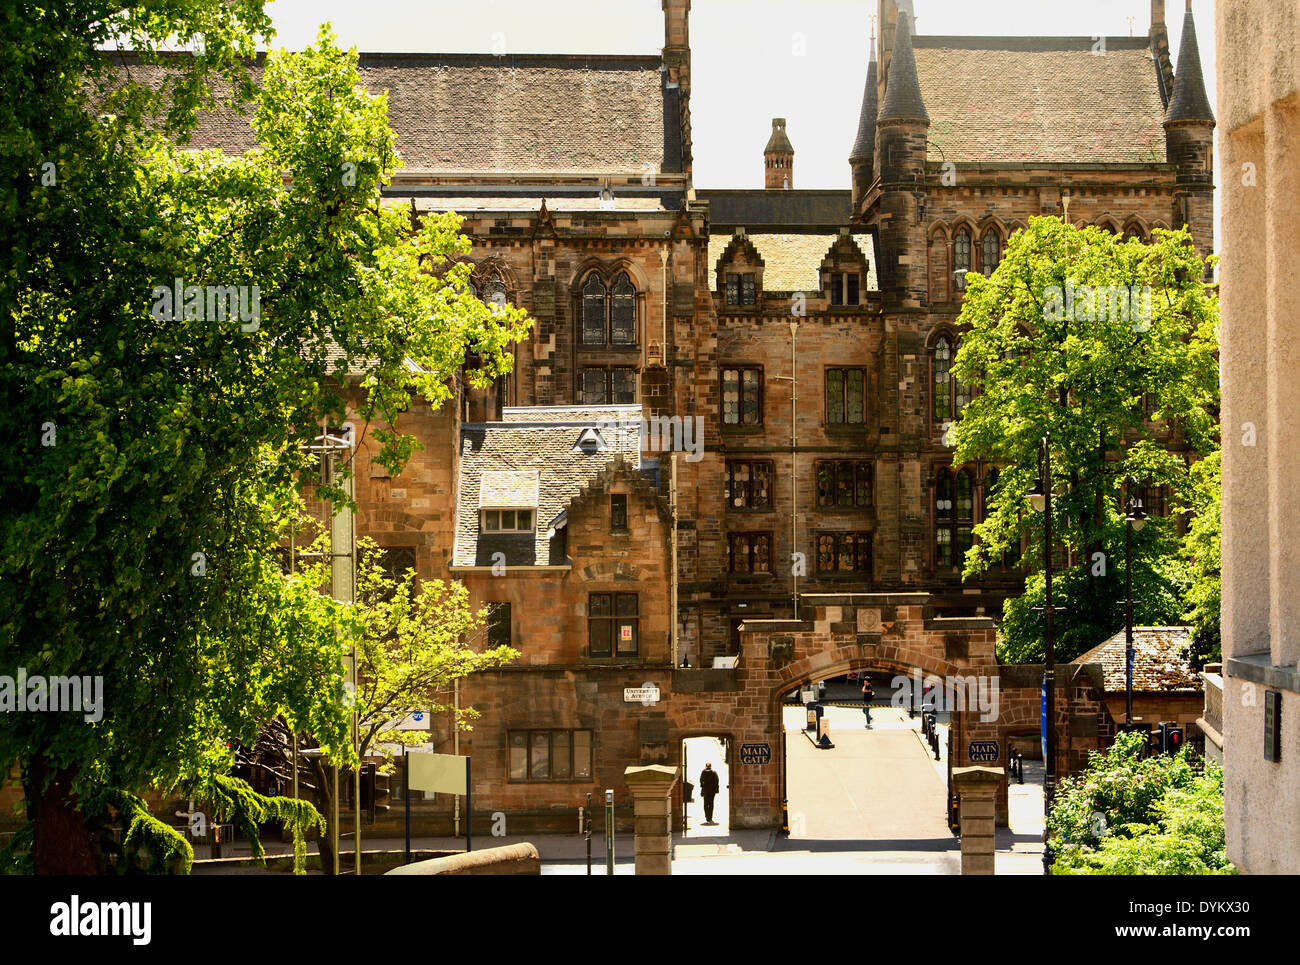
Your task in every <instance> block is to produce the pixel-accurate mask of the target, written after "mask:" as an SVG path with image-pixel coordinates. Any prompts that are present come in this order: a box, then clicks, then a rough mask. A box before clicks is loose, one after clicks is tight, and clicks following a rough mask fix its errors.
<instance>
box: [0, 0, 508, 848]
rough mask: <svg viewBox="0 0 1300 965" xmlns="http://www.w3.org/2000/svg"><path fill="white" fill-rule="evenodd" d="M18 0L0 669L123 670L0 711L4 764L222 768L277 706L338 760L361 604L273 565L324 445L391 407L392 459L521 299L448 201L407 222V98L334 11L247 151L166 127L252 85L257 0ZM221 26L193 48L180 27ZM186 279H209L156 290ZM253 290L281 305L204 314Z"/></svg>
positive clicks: (8, 73)
mask: <svg viewBox="0 0 1300 965" xmlns="http://www.w3.org/2000/svg"><path fill="white" fill-rule="evenodd" d="M0 18H2V20H0V26H3V27H4V29H0V81H2V84H0V86H3V88H4V89H5V91H6V97H5V98H3V99H0V101H2V103H0V131H3V132H4V134H3V135H0V170H2V171H4V172H5V174H4V175H3V176H0V232H2V233H3V236H4V237H5V239H6V246H5V247H4V248H3V249H2V250H0V310H2V311H3V312H4V321H5V324H4V325H0V406H2V407H3V410H4V412H5V414H6V419H7V421H8V423H9V425H10V426H11V427H12V436H13V444H12V445H7V446H5V447H0V472H3V475H4V478H5V479H6V480H11V481H12V484H11V485H10V487H9V489H8V490H7V491H6V499H5V503H4V506H3V508H2V509H0V669H4V670H11V669H12V668H14V667H17V666H26V667H28V669H29V670H31V671H32V672H33V673H36V672H39V673H43V674H46V675H54V674H73V673H75V674H79V675H81V674H91V675H96V674H99V675H102V676H103V678H104V716H103V719H102V720H101V721H99V722H96V723H94V724H90V723H86V722H84V721H82V720H81V718H80V717H79V716H76V717H74V716H72V715H64V716H59V715H49V714H47V715H34V714H27V715H16V714H9V715H3V716H4V719H3V720H0V757H3V758H4V759H7V760H14V759H15V758H16V759H19V760H20V761H26V760H28V759H29V758H32V757H35V756H40V757H42V758H44V759H46V760H49V761H55V762H58V765H59V766H60V767H61V768H62V772H63V773H65V774H66V775H67V776H68V779H69V781H70V784H71V786H72V787H73V788H74V790H75V791H76V792H77V793H78V794H79V795H80V796H81V797H83V799H91V798H94V796H95V795H96V794H99V793H101V792H103V791H104V790H105V789H106V788H107V789H127V790H131V791H136V790H143V789H145V788H147V787H162V788H167V787H170V786H172V785H174V784H176V783H177V782H196V781H197V782H202V781H204V780H206V779H207V778H208V777H209V776H211V775H212V774H217V773H222V772H224V771H225V770H226V769H228V768H229V766H230V763H231V760H232V757H233V755H232V752H231V751H230V749H229V745H230V744H233V743H251V742H252V741H253V740H254V739H255V737H256V735H257V733H258V731H259V729H260V728H261V727H262V726H263V725H264V724H265V722H266V721H268V720H270V719H273V718H276V717H282V718H284V719H287V720H290V721H292V722H293V725H294V726H295V727H296V728H298V729H300V730H304V731H310V732H311V733H312V734H313V735H314V736H315V737H316V738H317V740H318V741H319V744H320V746H322V747H324V748H326V749H327V751H328V752H329V753H331V754H332V755H334V756H335V757H336V758H339V759H346V758H347V756H348V755H349V754H350V753H351V751H350V742H349V740H348V736H347V715H346V711H345V709H344V707H343V705H342V701H341V699H340V697H341V693H342V668H341V659H342V654H343V648H344V646H345V644H346V643H347V638H349V637H350V636H351V635H352V632H353V629H354V628H355V627H356V626H357V621H358V615H357V614H356V613H355V612H353V611H351V610H349V609H347V608H343V607H340V606H339V605H338V604H336V603H334V601H332V600H329V599H328V597H326V596H324V595H323V594H322V593H321V592H320V588H319V584H317V583H310V582H307V581H305V580H304V579H303V578H302V577H301V576H288V575H286V574H284V573H282V572H281V570H280V567H279V562H278V548H279V546H280V544H281V543H282V541H283V540H284V539H285V538H286V537H287V535H288V532H289V526H290V525H291V521H292V518H293V515H294V513H293V507H296V506H299V505H300V504H301V497H302V491H303V489H304V488H306V487H307V486H308V480H309V479H310V478H311V476H312V473H311V471H310V470H311V469H312V466H311V461H310V458H309V457H308V456H306V455H305V454H304V452H303V446H304V443H308V442H310V440H312V439H313V438H314V437H315V436H316V435H318V434H319V433H320V432H321V427H322V425H328V426H337V425H338V424H340V423H341V422H342V420H343V419H344V418H345V416H346V417H356V416H358V415H359V418H360V419H361V420H369V419H371V418H374V419H376V420H379V421H382V422H383V423H384V424H385V429H386V431H385V433H384V435H383V437H382V441H383V447H382V451H381V452H380V459H381V460H382V461H383V462H384V464H385V465H387V466H389V467H390V471H392V472H396V471H398V470H400V468H401V466H402V465H403V464H404V462H405V460H406V459H407V458H409V456H410V454H411V453H412V452H413V451H414V447H415V443H414V440H413V439H412V438H411V437H408V436H406V435H405V434H404V433H402V432H400V431H399V430H398V429H396V428H395V427H396V424H397V421H398V417H399V415H400V413H401V412H402V411H403V410H405V408H406V407H407V406H408V405H409V404H410V402H411V399H412V393H414V392H417V391H418V392H421V393H423V394H424V395H425V397H426V398H427V399H428V401H430V402H431V403H432V404H433V405H435V406H436V405H438V404H439V403H441V402H443V401H445V400H446V399H448V398H450V395H451V391H452V388H453V386H454V381H455V380H456V379H457V378H459V377H460V374H461V370H462V366H464V364H465V361H466V357H467V355H468V354H469V353H470V352H471V351H472V352H473V353H474V357H475V358H476V359H477V361H476V362H475V363H474V364H472V365H471V366H470V369H471V371H470V372H469V373H468V378H469V379H470V380H471V381H473V382H475V383H476V384H482V383H483V382H484V381H486V380H488V379H490V378H492V377H495V376H496V375H499V374H501V373H504V372H506V371H508V370H509V366H510V361H509V360H510V353H509V348H510V346H511V345H512V344H513V343H514V342H517V341H518V340H519V339H521V338H523V337H524V336H525V334H526V333H527V330H528V326H529V322H528V320H527V319H526V317H525V316H524V314H523V312H521V311H519V310H515V309H510V310H506V311H502V312H499V313H498V312H495V311H493V310H492V309H490V308H489V307H488V306H486V305H484V304H483V303H482V302H480V301H478V300H477V299H475V298H473V297H472V296H471V295H470V293H469V292H468V290H467V289H466V286H465V280H466V269H463V268H456V267H454V265H455V263H456V262H457V260H458V259H460V258H462V257H463V256H464V255H465V254H466V253H467V252H468V250H469V249H468V242H467V241H466V240H465V239H463V238H462V237H460V236H459V234H458V229H459V221H458V220H457V219H456V218H455V217H454V216H445V217H436V218H428V219H426V220H425V222H424V223H423V225H422V226H421V227H420V229H419V230H418V231H413V230H412V225H411V218H410V212H409V210H408V209H406V208H405V207H400V206H399V207H396V208H393V207H388V206H386V205H385V204H383V203H381V198H380V189H381V187H382V186H383V185H384V184H386V183H388V180H389V178H390V177H391V174H392V171H393V170H394V168H395V166H396V165H397V164H398V163H400V162H399V159H398V158H397V156H396V154H395V151H394V147H393V146H394V139H393V135H392V132H391V130H389V128H388V124H387V118H386V105H385V101H384V99H383V97H381V96H372V95H370V94H368V93H366V91H365V90H364V89H363V88H362V87H361V86H360V84H359V75H358V72H357V68H356V58H355V54H354V53H353V52H349V51H341V50H339V49H338V48H337V46H336V45H335V44H334V42H333V39H332V36H331V35H330V34H329V33H328V31H325V32H322V34H321V36H320V39H319V40H318V42H317V44H316V45H315V46H313V47H312V48H310V49H309V50H307V51H304V52H303V53H301V54H291V53H280V52H277V53H275V54H272V55H271V56H270V57H269V58H268V59H267V61H266V64H265V68H264V73H263V91H262V93H261V94H259V95H258V97H257V100H256V103H255V104H253V105H252V107H253V109H252V117H253V121H252V124H253V130H254V132H255V134H256V136H257V138H258V144H257V147H256V149H254V150H251V151H249V152H247V153H246V154H244V155H242V156H240V157H238V158H231V157H226V156H223V155H222V154H220V153H219V152H216V151H186V150H182V149H181V148H180V147H178V146H177V144H176V143H173V142H172V141H169V140H167V139H166V137H167V136H171V137H174V138H183V137H184V135H185V134H186V133H187V132H188V131H190V130H192V129H193V126H194V123H195V111H196V110H197V109H198V108H200V107H201V106H205V105H210V104H212V103H215V102H216V101H217V99H218V94H217V92H218V91H222V92H224V93H222V95H221V96H222V97H229V98H230V99H232V100H234V101H236V102H238V101H241V100H243V101H247V100H249V99H250V98H252V95H253V94H254V93H255V90H254V88H253V87H252V85H251V83H250V81H249V78H248V74H247V71H246V65H245V59H246V58H250V57H252V55H253V54H254V52H255V49H256V46H257V43H258V42H259V41H260V40H262V39H264V36H263V35H264V34H265V33H266V32H267V30H268V29H269V21H268V19H267V18H266V16H265V14H264V12H263V10H262V4H261V2H258V0H234V2H229V0H167V2H165V3H149V4H139V5H135V6H128V7H126V8H124V9H115V10H114V11H113V12H112V13H111V14H109V15H107V16H105V14H104V13H103V12H102V11H100V10H99V9H98V8H97V7H94V6H93V5H89V4H86V3H84V2H79V0H70V2H69V3H67V4H62V5H60V7H59V8H58V10H57V11H56V10H54V9H53V8H41V7H31V6H30V5H29V6H27V7H24V8H22V9H21V10H20V11H18V12H10V11H6V12H5V13H3V14H0ZM199 35H202V38H203V49H202V52H201V53H200V54H199V55H197V56H194V57H190V56H185V55H182V56H175V55H171V54H164V53H162V52H161V50H160V48H161V47H162V46H163V45H164V43H167V42H169V38H172V37H180V38H194V37H197V36H199ZM114 37H120V38H123V39H124V40H125V41H126V43H125V44H124V46H128V47H133V48H135V49H136V51H137V52H138V53H137V54H136V55H135V56H136V57H138V60H139V61H142V62H145V63H158V64H162V65H164V66H165V67H166V70H165V71H164V72H163V73H162V78H163V79H162V82H161V84H158V85H154V86H149V85H144V84H140V83H137V82H136V81H137V80H138V78H137V77H136V75H135V74H133V73H132V72H131V71H130V70H128V69H126V68H125V67H124V66H123V63H122V61H121V59H120V58H117V57H115V56H107V55H106V54H105V53H104V52H102V51H100V50H97V49H96V45H97V44H104V43H105V42H106V41H108V40H109V39H111V38H114ZM131 63H132V64H134V63H135V61H134V60H133V61H131ZM102 115H111V116H108V117H102ZM47 161H52V162H53V163H54V165H55V170H56V171H57V180H56V182H55V183H54V184H42V183H41V165H42V164H43V163H45V162H47ZM349 165H350V166H349ZM345 166H349V167H345ZM176 279H181V280H182V285H181V287H182V293H184V292H186V291H187V290H188V289H189V287H191V286H193V287H194V288H195V290H196V291H197V292H198V293H199V295H198V296H197V301H193V302H192V301H191V299H190V298H189V296H188V295H186V297H185V299H184V302H185V304H184V305H183V306H179V305H173V309H179V310H174V311H172V312H170V313H166V312H161V311H155V303H156V296H155V288H156V287H157V286H174V283H175V280H176ZM254 286H255V287H256V294H257V298H258V300H259V301H258V304H260V315H259V317H258V320H257V321H258V324H257V325H255V326H249V325H246V324H243V322H245V321H246V320H245V319H243V318H232V317H230V314H229V312H226V311H213V310H212V306H213V304H214V301H213V298H214V293H215V294H217V295H219V294H220V292H221V291H223V290H225V289H226V288H228V287H233V290H234V291H235V292H236V294H237V295H238V296H239V297H238V298H237V299H236V302H237V303H239V304H240V305H241V307H242V305H243V304H244V303H245V302H248V303H250V304H251V296H252V293H253V290H254ZM191 304H193V305H195V309H194V310H193V311H190V310H189V306H190V305H191ZM227 304H228V303H227ZM199 306H202V307H201V309H200V307H199ZM349 382H351V383H352V384H354V385H360V386H361V388H362V392H361V399H360V403H359V407H360V412H359V414H358V413H351V412H349V409H348V404H347V399H346V398H345V391H346V389H347V386H348V385H349ZM47 423H49V424H53V425H55V426H56V427H57V442H56V443H55V444H53V445H50V444H43V443H42V438H43V436H45V435H46V433H45V432H44V430H43V429H42V427H43V426H45V425H46V424H47ZM196 554H201V558H202V560H203V566H201V567H196V566H195V565H194V563H193V561H194V560H195V558H196ZM94 819H95V820H98V818H97V817H95V818H94ZM142 833H143V832H142Z"/></svg>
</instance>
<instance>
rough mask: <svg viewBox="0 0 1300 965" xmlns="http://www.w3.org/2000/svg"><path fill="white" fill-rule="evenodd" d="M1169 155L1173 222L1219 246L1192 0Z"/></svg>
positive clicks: (1168, 132)
mask: <svg viewBox="0 0 1300 965" xmlns="http://www.w3.org/2000/svg"><path fill="white" fill-rule="evenodd" d="M1165 156H1166V158H1167V159H1168V161H1169V162H1170V163H1171V164H1173V165H1174V168H1175V170H1176V172H1177V173H1176V185H1175V188H1174V198H1173V201H1174V205H1173V211H1172V214H1173V223H1174V226H1175V227H1183V226H1186V227H1187V229H1188V230H1189V231H1190V232H1191V233H1192V241H1193V242H1194V243H1195V245H1196V250H1197V252H1198V253H1199V254H1200V255H1201V257H1205V256H1206V255H1208V254H1210V253H1211V252H1212V251H1213V250H1214V247H1213V246H1214V111H1213V110H1211V109H1210V99H1209V97H1207V96H1206V93H1205V78H1204V77H1203V76H1202V75H1201V52H1200V50H1199V48H1198V45H1197V43H1196V24H1195V23H1194V22H1193V20H1192V0H1187V12H1186V13H1185V14H1184V15H1183V38H1182V42H1181V43H1180V44H1179V47H1178V69H1177V71H1175V73H1174V90H1173V95H1172V96H1171V97H1170V98H1169V107H1168V108H1167V109H1166V111H1165Z"/></svg>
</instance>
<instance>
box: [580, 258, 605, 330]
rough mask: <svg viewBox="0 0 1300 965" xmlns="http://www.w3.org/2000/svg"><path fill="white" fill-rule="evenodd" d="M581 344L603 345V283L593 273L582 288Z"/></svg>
mask: <svg viewBox="0 0 1300 965" xmlns="http://www.w3.org/2000/svg"><path fill="white" fill-rule="evenodd" d="M582 344H583V345H600V346H603V345H604V344H605V283H604V282H603V281H601V280H600V276H599V275H598V274H596V273H595V272H594V271H593V272H592V273H591V274H590V275H589V276H588V278H587V283H586V284H585V285H583V286H582Z"/></svg>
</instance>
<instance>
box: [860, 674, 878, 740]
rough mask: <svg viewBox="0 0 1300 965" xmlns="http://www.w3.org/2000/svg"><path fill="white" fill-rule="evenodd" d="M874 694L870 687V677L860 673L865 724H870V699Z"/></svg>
mask: <svg viewBox="0 0 1300 965" xmlns="http://www.w3.org/2000/svg"><path fill="white" fill-rule="evenodd" d="M875 696H876V692H875V691H874V690H873V689H872V687H871V678H870V677H868V676H867V675H866V674H865V673H864V674H863V675H862V713H863V714H865V715H866V718H867V726H868V727H870V726H871V701H872V699H873V698H874V697H875Z"/></svg>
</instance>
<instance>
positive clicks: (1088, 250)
mask: <svg viewBox="0 0 1300 965" xmlns="http://www.w3.org/2000/svg"><path fill="white" fill-rule="evenodd" d="M1203 271H1204V264H1203V263H1202V261H1201V259H1200V258H1199V257H1198V256H1197V254H1196V252H1195V250H1194V249H1193V248H1192V246H1191V244H1190V237H1189V235H1188V234H1187V232H1186V231H1185V230H1180V231H1178V232H1168V231H1159V230H1158V231H1156V232H1155V236H1154V238H1153V240H1152V242H1151V243H1150V244H1143V243H1141V242H1139V241H1136V240H1128V241H1124V240H1121V239H1120V238H1118V237H1116V236H1114V235H1112V234H1110V233H1109V232H1106V231H1102V230H1100V229H1097V228H1083V229H1080V228H1076V227H1074V226H1072V225H1068V224H1065V223H1063V222H1062V221H1060V220H1059V219H1056V218H1034V219H1032V220H1031V221H1030V224H1029V227H1028V229H1027V230H1023V231H1020V232H1017V233H1016V234H1015V235H1014V236H1012V238H1011V240H1010V242H1009V243H1008V245H1007V249H1006V253H1005V255H1004V257H1003V259H1002V261H1001V262H1000V263H999V265H998V267H997V269H996V270H995V271H994V272H993V274H992V276H991V277H988V278H985V277H984V276H982V275H979V274H975V273H971V274H968V275H967V276H966V277H967V279H968V287H967V291H966V296H965V301H964V304H963V307H962V313H961V317H960V319H959V324H960V325H961V326H963V327H964V328H965V329H966V330H965V334H964V335H963V337H962V342H961V347H960V349H959V350H958V352H957V356H956V359H955V361H954V365H953V371H954V373H955V374H956V376H957V377H958V378H960V379H961V380H962V381H963V382H965V383H966V384H967V385H969V386H970V387H971V389H972V395H973V397H972V399H971V401H970V403H969V404H968V405H967V406H966V407H965V410H964V412H963V413H962V416H961V418H960V419H959V420H958V421H957V422H956V423H955V424H954V426H953V431H952V436H951V441H952V444H953V445H954V462H955V463H958V464H960V463H964V462H973V461H976V460H979V459H984V460H992V461H994V462H995V463H996V464H997V465H999V466H1000V467H1005V468H1003V469H1002V471H1001V472H1000V474H999V478H998V484H997V486H996V487H995V489H994V491H993V492H992V493H991V494H990V497H989V500H988V510H989V511H988V514H987V516H986V518H985V519H984V520H983V521H982V522H981V523H979V524H977V525H976V526H975V535H976V537H977V538H978V539H977V542H976V544H975V545H974V547H973V548H972V549H971V551H970V552H969V553H967V555H966V567H965V575H967V576H971V575H974V574H977V573H980V572H982V571H983V570H985V569H987V568H988V566H989V565H990V564H991V562H992V561H994V560H996V559H998V558H999V557H1000V556H1001V554H1002V553H1003V552H1005V551H1006V550H1007V549H1008V548H1011V547H1019V546H1020V543H1021V540H1022V539H1024V540H1025V545H1026V547H1027V549H1026V551H1025V554H1024V566H1025V567H1026V569H1027V571H1028V573H1029V580H1028V586H1029V590H1028V592H1027V594H1026V596H1025V597H1024V598H1022V599H1021V600H1020V601H1018V602H1013V603H1011V604H1009V613H1008V621H1007V623H1006V624H1005V625H1004V628H1003V636H1004V651H1005V653H1006V655H1008V656H1009V657H1012V658H1014V659H1025V660H1030V659H1041V654H1042V644H1041V622H1040V621H1041V617H1039V616H1038V615H1037V614H1034V613H1033V612H1032V610H1031V609H1030V607H1032V606H1034V605H1038V604H1039V603H1041V600H1037V599H1035V594H1037V595H1039V596H1041V590H1036V589H1035V588H1036V587H1038V586H1039V585H1041V582H1042V577H1041V574H1042V572H1043V569H1044V561H1045V556H1044V548H1043V518H1042V515H1041V514H1040V513H1035V512H1033V510H1032V509H1031V507H1030V505H1029V502H1028V499H1027V493H1028V492H1029V490H1030V488H1031V486H1032V485H1033V482H1034V480H1035V478H1036V477H1037V476H1038V473H1039V471H1040V468H1039V462H1040V460H1039V451H1040V441H1041V440H1042V439H1043V437H1044V436H1047V435H1048V434H1049V433H1050V438H1051V454H1052V459H1051V462H1052V466H1051V480H1050V484H1051V486H1052V487H1053V490H1054V492H1055V494H1056V495H1054V497H1053V500H1052V534H1053V547H1054V550H1055V551H1056V552H1057V553H1061V552H1068V553H1071V554H1073V556H1074V558H1075V559H1076V560H1079V561H1081V562H1080V563H1079V564H1077V567H1078V568H1076V569H1075V570H1072V571H1070V572H1068V573H1063V572H1061V568H1060V566H1059V565H1058V566H1056V567H1055V569H1056V571H1057V572H1056V574H1055V575H1056V577H1057V579H1059V580H1060V581H1061V582H1060V584H1059V585H1060V589H1061V590H1062V591H1063V592H1064V593H1065V594H1067V595H1068V596H1069V597H1070V598H1071V601H1072V602H1071V608H1070V609H1069V610H1067V611H1066V612H1065V613H1063V614H1058V616H1057V619H1056V629H1057V631H1058V634H1059V638H1060V639H1063V640H1065V641H1066V642H1067V650H1066V651H1065V652H1063V653H1062V658H1063V659H1068V657H1067V656H1066V654H1067V653H1071V654H1072V653H1073V652H1074V651H1076V650H1077V651H1078V652H1082V651H1083V650H1086V649H1087V648H1089V647H1091V646H1095V645H1096V644H1098V643H1100V642H1101V641H1102V640H1104V639H1105V638H1106V637H1107V636H1109V635H1110V634H1111V633H1113V632H1115V631H1116V630H1117V629H1118V628H1119V627H1120V626H1122V620H1123V610H1122V606H1123V600H1124V568H1123V564H1124V556H1123V536H1124V532H1123V519H1124V511H1123V505H1124V503H1123V497H1124V494H1125V492H1126V481H1127V480H1128V479H1130V478H1132V479H1134V480H1136V483H1137V485H1139V486H1153V487H1154V486H1162V485H1163V486H1168V487H1169V488H1170V490H1171V491H1172V493H1173V496H1174V499H1173V503H1174V504H1175V505H1180V504H1185V503H1186V502H1187V501H1188V500H1189V499H1190V498H1191V495H1190V493H1191V490H1192V488H1193V487H1192V479H1191V476H1190V472H1189V465H1190V464H1191V463H1192V462H1194V461H1195V459H1197V458H1198V457H1200V456H1202V455H1204V454H1207V453H1209V452H1210V451H1212V450H1213V449H1214V447H1215V445H1216V435H1217V430H1218V427H1217V422H1216V419H1215V415H1214V413H1215V412H1216V411H1217V408H1216V407H1217V401H1218V365H1217V361H1216V356H1215V351H1216V345H1217V343H1216V330H1217V329H1216V327H1217V321H1218V306H1217V301H1216V300H1215V298H1214V297H1213V296H1212V295H1211V294H1209V293H1207V292H1206V290H1205V287H1204V285H1203V283H1202V281H1201V278H1202V275H1203ZM1112 291H1114V292H1117V293H1119V292H1122V293H1123V294H1125V295H1126V296H1136V297H1134V298H1132V299H1131V300H1130V298H1126V299H1125V301H1124V302H1122V303H1121V302H1120V301H1119V300H1118V299H1112V298H1110V297H1109V293H1110V292H1112ZM1148 306H1149V307H1148ZM1121 307H1122V308H1123V312H1122V314H1121V312H1120V311H1119V310H1118V309H1120V308H1121ZM1176 551H1177V548H1176V544H1175V542H1174V532H1173V520H1172V519H1152V520H1151V521H1150V522H1149V523H1148V524H1147V526H1146V528H1145V529H1144V530H1143V531H1142V532H1141V533H1140V534H1135V539H1134V570H1133V579H1134V595H1135V600H1136V601H1138V602H1137V606H1138V614H1139V618H1145V619H1150V620H1159V621H1160V622H1165V621H1168V620H1171V619H1177V617H1178V615H1179V614H1180V613H1181V610H1182V605H1181V603H1180V602H1179V600H1178V596H1179V594H1180V592H1181V587H1180V584H1179V582H1178V576H1177V573H1176V570H1175V569H1174V568H1171V567H1170V566H1168V565H1167V564H1166V562H1165V560H1166V558H1168V557H1171V556H1172V555H1174V554H1176ZM1096 553H1101V554H1104V570H1105V576H1104V577H1103V576H1100V575H1096V576H1094V575H1093V570H1094V568H1095V567H1096V557H1095V556H1094V554H1096ZM1089 580H1098V581H1099V582H1098V583H1097V584H1096V585H1090V584H1089V583H1088V581H1089ZM1053 590H1054V602H1058V603H1059V602H1060V600H1059V599H1056V596H1055V593H1056V586H1055V585H1054V587H1053ZM1018 608H1019V609H1018ZM1143 615H1144V616H1143Z"/></svg>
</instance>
